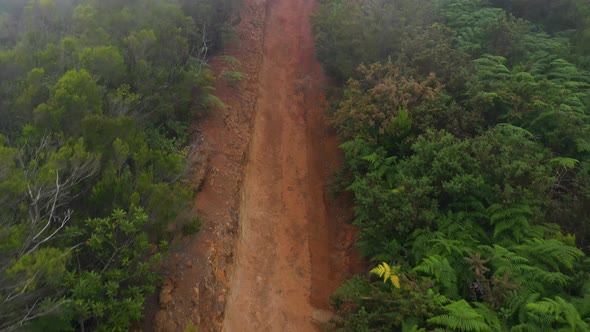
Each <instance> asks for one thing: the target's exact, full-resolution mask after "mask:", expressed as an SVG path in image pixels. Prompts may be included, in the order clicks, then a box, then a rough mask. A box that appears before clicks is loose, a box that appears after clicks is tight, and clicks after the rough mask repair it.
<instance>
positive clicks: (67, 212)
mask: <svg viewBox="0 0 590 332" xmlns="http://www.w3.org/2000/svg"><path fill="white" fill-rule="evenodd" d="M238 10H239V3H238V1H235V0H200V1H188V0H171V1H156V0H30V1H22V0H3V1H0V204H1V208H0V331H14V330H26V331H89V330H92V331H128V330H129V328H130V327H131V326H132V324H134V323H136V322H137V321H139V320H140V319H141V318H142V316H143V306H144V301H145V297H146V295H147V294H149V293H153V292H154V290H155V286H156V283H157V282H158V279H159V275H158V274H157V273H156V272H155V270H154V269H153V267H154V266H155V264H157V263H158V261H159V260H160V259H161V258H162V255H163V253H165V252H166V249H167V246H168V241H169V240H170V236H171V234H169V232H168V230H169V228H168V225H169V224H170V223H171V222H174V223H180V225H181V226H182V231H183V233H184V232H186V233H194V232H196V231H197V230H198V228H199V222H200V220H199V219H198V217H195V216H191V215H190V214H188V213H186V211H189V209H190V207H191V205H192V204H193V202H192V197H193V196H194V190H195V189H194V188H191V187H190V186H188V185H186V183H185V182H186V173H187V171H188V169H189V167H190V165H189V163H188V160H190V158H189V157H190V155H191V154H192V153H194V151H193V149H192V148H191V147H190V145H189V136H190V133H191V131H190V129H191V128H190V124H191V120H192V119H198V118H199V117H200V116H203V115H205V114H207V113H208V112H209V111H210V110H212V109H213V108H215V107H217V106H219V105H220V104H221V101H220V100H219V99H217V98H216V97H215V96H213V94H212V89H213V88H212V84H213V81H214V79H215V77H214V75H213V74H212V72H211V70H210V68H209V67H208V65H207V59H208V56H209V55H210V54H213V53H215V52H218V51H219V50H221V49H222V48H223V46H224V43H227V42H230V41H231V40H232V38H234V36H233V33H232V31H233V25H234V23H235V22H232V20H234V19H235V17H236V14H237V13H238Z"/></svg>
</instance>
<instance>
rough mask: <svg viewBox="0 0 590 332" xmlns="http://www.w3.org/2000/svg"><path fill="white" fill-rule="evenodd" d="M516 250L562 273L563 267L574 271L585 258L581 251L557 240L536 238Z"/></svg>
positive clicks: (515, 248)
mask: <svg viewBox="0 0 590 332" xmlns="http://www.w3.org/2000/svg"><path fill="white" fill-rule="evenodd" d="M514 250H515V251H516V252H519V253H521V254H524V255H527V256H529V257H531V259H535V260H538V261H539V262H541V263H544V264H546V265H547V266H548V267H550V268H552V269H554V270H556V271H560V270H561V267H562V266H563V267H565V268H566V269H568V270H570V271H572V270H573V268H574V264H575V263H576V262H577V261H578V260H579V259H580V258H582V257H583V256H584V253H583V252H582V251H581V250H580V249H578V248H576V247H573V246H569V245H567V244H565V243H563V242H561V241H559V240H555V239H550V240H545V239H539V238H535V239H532V240H530V241H528V242H527V243H526V244H523V245H520V246H516V247H514Z"/></svg>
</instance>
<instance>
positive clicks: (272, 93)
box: [223, 0, 349, 332]
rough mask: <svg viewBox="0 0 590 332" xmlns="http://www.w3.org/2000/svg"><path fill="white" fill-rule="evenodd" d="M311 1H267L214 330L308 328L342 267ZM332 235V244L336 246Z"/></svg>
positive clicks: (322, 314) (333, 146)
mask: <svg viewBox="0 0 590 332" xmlns="http://www.w3.org/2000/svg"><path fill="white" fill-rule="evenodd" d="M314 6H315V1H313V0H267V1H266V19H265V25H264V29H263V31H264V47H263V60H262V65H261V67H260V71H259V73H258V81H259V90H258V98H257V103H256V115H255V119H254V127H253V132H252V138H251V143H250V144H251V145H250V152H249V156H248V162H247V165H246V170H245V175H244V180H243V187H242V194H241V204H240V227H239V240H238V245H237V251H236V254H237V260H236V263H235V268H234V273H233V277H232V279H231V282H230V297H229V299H228V302H227V306H226V313H225V320H224V324H223V330H224V331H227V332H234V331H298V332H304V331H315V330H318V329H319V327H320V326H321V324H322V323H323V322H325V321H326V320H327V319H328V317H329V313H328V312H327V311H326V309H328V296H329V295H330V293H331V292H333V291H334V290H335V288H336V287H337V286H338V284H339V283H340V282H341V281H342V279H343V277H344V276H345V275H346V274H347V271H348V268H349V262H348V255H347V253H346V249H347V248H346V247H347V244H346V241H345V238H343V236H342V235H343V234H345V232H344V229H345V228H346V226H345V222H344V219H345V218H346V216H347V215H349V212H348V211H346V210H344V211H343V210H342V209H338V208H337V206H336V205H335V204H333V203H334V202H331V199H330V198H329V195H327V193H326V186H325V185H326V179H327V177H328V176H329V175H330V174H331V171H332V170H333V169H334V167H335V164H336V162H337V155H338V154H337V141H336V139H335V137H334V135H333V134H330V133H329V132H328V130H327V128H326V125H325V121H324V117H323V94H322V88H323V87H324V85H325V79H324V77H323V74H322V69H321V67H320V65H319V64H318V63H317V61H316V60H315V57H314V51H313V39H312V35H311V28H310V24H309V15H310V14H311V13H312V10H313V9H314ZM338 244H340V246H339V245H338Z"/></svg>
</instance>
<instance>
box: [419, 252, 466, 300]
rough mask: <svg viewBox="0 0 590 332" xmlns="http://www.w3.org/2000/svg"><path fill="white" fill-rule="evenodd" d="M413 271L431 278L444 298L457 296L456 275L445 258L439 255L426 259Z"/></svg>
mask: <svg viewBox="0 0 590 332" xmlns="http://www.w3.org/2000/svg"><path fill="white" fill-rule="evenodd" d="M413 271H415V272H422V273H424V274H427V275H429V276H431V277H433V279H434V281H435V282H436V283H438V284H439V285H440V286H441V288H442V290H443V292H441V293H443V294H445V295H446V296H448V297H455V296H457V273H456V271H455V269H453V267H452V266H451V265H450V264H449V261H448V260H447V259H446V258H443V257H441V256H439V255H434V256H430V257H427V258H425V259H424V260H422V263H420V265H418V266H416V267H415V268H414V269H413Z"/></svg>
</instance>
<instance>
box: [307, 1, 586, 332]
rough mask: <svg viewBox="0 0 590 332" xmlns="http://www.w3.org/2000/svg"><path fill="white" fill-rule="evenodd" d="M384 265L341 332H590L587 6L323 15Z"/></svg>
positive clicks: (357, 187)
mask: <svg viewBox="0 0 590 332" xmlns="http://www.w3.org/2000/svg"><path fill="white" fill-rule="evenodd" d="M312 23H313V30H314V36H315V39H316V52H317V57H318V59H319V60H320V61H321V62H322V64H323V66H324V68H325V70H326V72H327V73H329V74H330V75H331V76H332V77H333V78H334V79H335V80H336V81H337V82H339V85H338V87H336V88H334V89H333V90H332V91H331V98H330V105H329V109H328V112H329V113H330V115H331V116H332V125H333V126H334V128H335V130H337V132H338V134H339V136H340V138H341V142H342V144H341V146H340V148H341V149H342V151H343V153H344V155H345V163H344V166H343V167H342V168H341V170H340V171H339V172H338V174H337V178H336V180H335V181H334V183H333V184H332V186H333V190H334V191H335V192H337V193H343V192H348V193H350V195H352V197H353V199H354V220H353V224H354V225H355V226H356V227H357V228H358V240H357V243H356V245H357V247H358V249H359V250H360V252H361V253H362V255H363V256H364V257H366V258H367V259H368V260H369V261H370V262H371V263H370V265H371V266H370V267H369V269H370V270H368V271H367V273H366V274H364V275H358V276H356V277H354V278H352V279H350V280H348V281H347V282H345V283H344V284H342V286H341V287H340V288H339V289H338V291H337V292H336V294H334V296H333V297H332V299H331V301H332V305H333V307H334V308H335V309H336V310H337V313H338V316H337V318H336V319H334V320H333V322H332V327H333V330H334V331H407V332H410V331H590V278H589V275H588V273H589V271H590V264H589V263H590V260H589V257H588V254H589V253H590V227H589V225H590V117H589V115H590V112H589V111H590V108H589V105H590V95H589V93H590V89H589V88H590V49H589V47H590V3H588V2H587V1H583V0H560V1H545V0H518V1H507V0H395V1H387V0H361V1H358V0H321V1H320V5H319V9H318V12H317V13H316V14H315V15H314V16H313V17H312Z"/></svg>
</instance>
